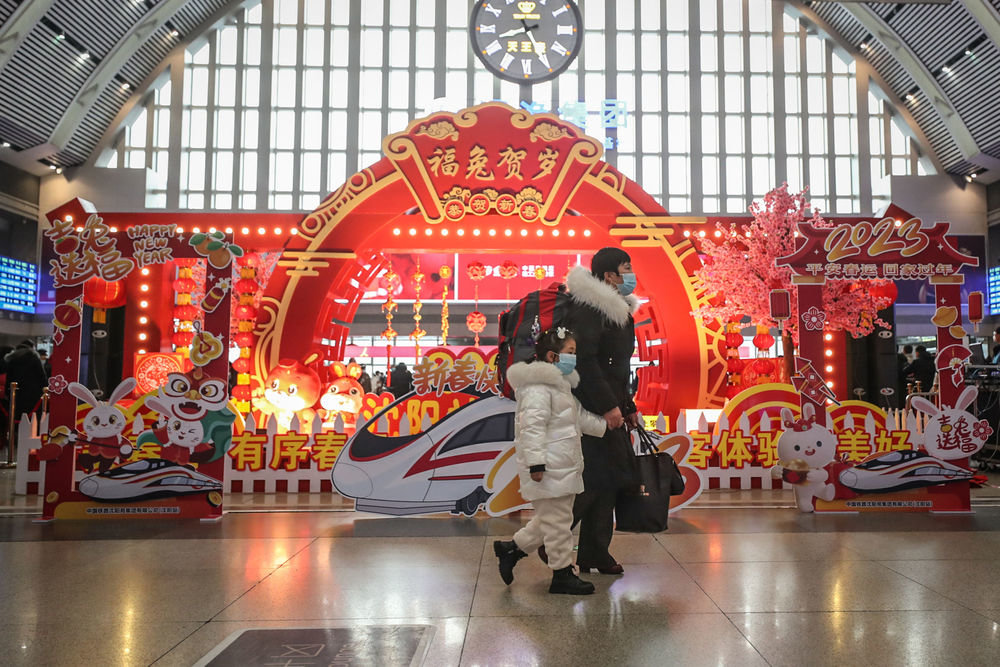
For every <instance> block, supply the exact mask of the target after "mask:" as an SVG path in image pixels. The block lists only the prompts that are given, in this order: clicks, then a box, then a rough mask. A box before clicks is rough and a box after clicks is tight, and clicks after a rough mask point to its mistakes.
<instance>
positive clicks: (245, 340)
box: [233, 332, 254, 347]
mask: <svg viewBox="0 0 1000 667" xmlns="http://www.w3.org/2000/svg"><path fill="white" fill-rule="evenodd" d="M233 341H234V342H235V343H236V344H237V345H239V346H240V347H250V346H251V345H253V342H254V335H253V334H252V333H249V332H242V333H238V334H236V335H235V336H233Z"/></svg>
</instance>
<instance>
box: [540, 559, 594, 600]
mask: <svg viewBox="0 0 1000 667" xmlns="http://www.w3.org/2000/svg"><path fill="white" fill-rule="evenodd" d="M593 592H594V584H592V583H590V582H589V581H584V580H583V579H581V578H580V577H578V576H576V573H574V572H573V566H572V565H567V566H566V567H564V568H563V569H561V570H553V571H552V584H551V585H550V586H549V593H565V594H566V595H590V594H591V593H593Z"/></svg>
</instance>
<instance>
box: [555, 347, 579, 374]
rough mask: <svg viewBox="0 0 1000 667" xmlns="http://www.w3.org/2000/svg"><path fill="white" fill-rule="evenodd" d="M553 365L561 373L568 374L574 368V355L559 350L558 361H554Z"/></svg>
mask: <svg viewBox="0 0 1000 667" xmlns="http://www.w3.org/2000/svg"><path fill="white" fill-rule="evenodd" d="M555 365H556V368H558V369H559V371H560V372H561V373H562V374H563V375H569V374H570V373H572V372H573V369H574V368H576V355H575V354H572V353H570V352H560V353H559V361H557V362H555Z"/></svg>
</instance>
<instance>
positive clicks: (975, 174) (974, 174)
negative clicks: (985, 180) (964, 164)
mask: <svg viewBox="0 0 1000 667" xmlns="http://www.w3.org/2000/svg"><path fill="white" fill-rule="evenodd" d="M969 176H972V177H973V178H975V177H976V176H979V174H977V173H971V174H969Z"/></svg>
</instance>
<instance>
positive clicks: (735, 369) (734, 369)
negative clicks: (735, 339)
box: [726, 357, 746, 373]
mask: <svg viewBox="0 0 1000 667" xmlns="http://www.w3.org/2000/svg"><path fill="white" fill-rule="evenodd" d="M744 366H746V362H745V361H743V360H742V359H740V358H739V357H734V358H732V359H729V360H727V361H726V370H728V371H729V372H730V373H739V372H740V371H742V370H743V367H744Z"/></svg>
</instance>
